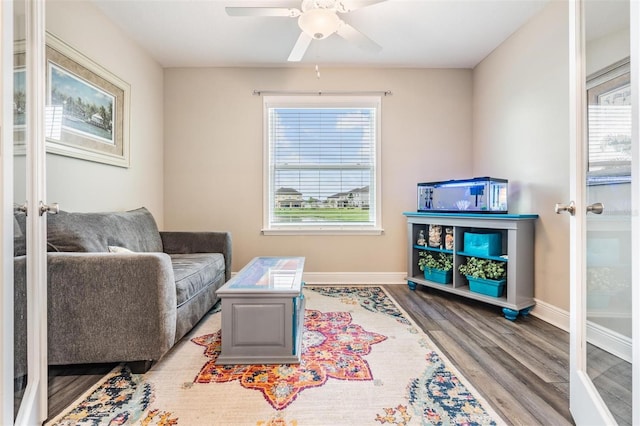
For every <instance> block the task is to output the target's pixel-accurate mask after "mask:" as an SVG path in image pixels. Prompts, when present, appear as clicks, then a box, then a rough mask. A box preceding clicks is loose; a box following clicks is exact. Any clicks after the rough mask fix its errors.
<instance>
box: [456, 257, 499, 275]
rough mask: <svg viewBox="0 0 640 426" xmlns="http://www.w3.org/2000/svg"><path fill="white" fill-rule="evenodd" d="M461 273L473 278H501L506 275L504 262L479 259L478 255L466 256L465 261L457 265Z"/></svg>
mask: <svg viewBox="0 0 640 426" xmlns="http://www.w3.org/2000/svg"><path fill="white" fill-rule="evenodd" d="M458 271H460V273H461V274H462V275H466V276H467V277H473V278H484V279H490V280H501V279H503V278H505V277H506V275H507V269H506V263H505V262H499V261H497V260H491V259H481V258H479V257H469V258H467V263H464V264H462V265H460V266H459V267H458Z"/></svg>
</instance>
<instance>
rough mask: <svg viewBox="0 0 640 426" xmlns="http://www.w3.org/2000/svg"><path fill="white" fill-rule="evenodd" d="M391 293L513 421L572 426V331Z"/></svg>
mask: <svg viewBox="0 0 640 426" xmlns="http://www.w3.org/2000/svg"><path fill="white" fill-rule="evenodd" d="M385 288H386V289H387V290H388V291H389V293H390V294H391V296H392V297H393V298H394V299H395V300H396V301H397V302H398V303H399V304H400V305H401V306H402V307H403V308H404V309H405V310H406V311H407V313H409V315H411V316H412V317H413V319H414V321H416V323H417V324H418V325H419V326H420V327H421V328H422V329H423V330H424V332H425V333H426V334H427V335H428V336H429V337H430V338H431V339H432V340H433V342H434V343H435V344H436V345H437V346H438V347H439V348H440V350H441V351H442V352H443V353H444V355H445V356H446V357H447V358H449V360H450V361H451V362H452V363H454V365H455V366H456V368H457V369H458V370H459V371H460V373H461V374H462V375H463V376H464V377H465V378H467V379H468V380H469V381H470V382H471V384H472V385H473V386H474V387H475V388H476V389H477V390H478V391H479V392H480V393H481V394H482V396H483V397H484V398H485V399H486V400H487V401H488V402H489V403H490V404H491V406H492V407H493V408H494V409H495V410H496V412H497V413H498V414H499V415H500V416H501V417H502V418H503V419H504V420H505V421H506V422H507V423H509V424H515V425H569V424H573V422H572V419H571V414H570V413H569V335H568V334H567V333H566V332H564V331H562V330H560V329H558V328H556V327H554V326H551V325H549V324H547V323H546V322H544V321H541V320H539V319H537V318H535V317H532V316H528V317H526V318H520V317H519V318H518V319H517V320H516V321H514V322H512V321H509V320H506V319H505V318H504V317H503V316H502V313H501V309H500V308H498V307H495V306H491V305H487V304H485V303H481V302H476V301H473V300H468V299H465V298H462V297H459V296H454V295H451V294H445V293H443V292H439V291H437V290H433V289H429V288H426V287H422V286H418V288H417V289H416V290H415V291H411V290H409V288H408V287H407V286H404V285H398V286H385Z"/></svg>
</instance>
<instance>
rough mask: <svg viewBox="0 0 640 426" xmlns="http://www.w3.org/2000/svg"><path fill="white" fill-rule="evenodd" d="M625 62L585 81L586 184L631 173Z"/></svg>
mask: <svg viewBox="0 0 640 426" xmlns="http://www.w3.org/2000/svg"><path fill="white" fill-rule="evenodd" d="M628 70H629V62H628V61H626V63H623V64H621V65H617V66H614V67H612V68H611V69H609V70H606V72H605V71H603V72H601V73H599V74H598V75H597V76H596V77H594V78H591V79H590V80H589V81H588V83H587V85H588V87H589V88H588V90H587V99H588V115H587V122H588V129H587V132H588V138H589V168H588V179H589V180H588V183H589V184H590V185H598V184H608V183H618V182H628V181H629V178H630V175H631V167H630V165H631V85H630V74H629V71H628Z"/></svg>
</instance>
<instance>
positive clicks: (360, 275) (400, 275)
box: [231, 272, 407, 285]
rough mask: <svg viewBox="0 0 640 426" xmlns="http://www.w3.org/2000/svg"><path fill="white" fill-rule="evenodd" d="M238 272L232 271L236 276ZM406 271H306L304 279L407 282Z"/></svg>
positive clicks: (347, 281) (321, 282)
mask: <svg viewBox="0 0 640 426" xmlns="http://www.w3.org/2000/svg"><path fill="white" fill-rule="evenodd" d="M236 274H237V272H232V273H231V276H232V277H234V276H235V275H236ZM406 276H407V273H406V272H305V273H304V274H303V275H302V280H303V281H304V282H305V283H307V284H336V285H337V284H342V285H347V284H358V285H364V284H374V285H381V284H405V285H406V284H407V280H406V279H405V278H406Z"/></svg>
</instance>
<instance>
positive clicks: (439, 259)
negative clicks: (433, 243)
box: [418, 251, 453, 284]
mask: <svg viewBox="0 0 640 426" xmlns="http://www.w3.org/2000/svg"><path fill="white" fill-rule="evenodd" d="M418 255H419V257H420V258H419V259H418V267H419V268H420V270H421V271H424V279H425V280H429V281H433V282H437V283H439V284H450V283H451V282H452V281H453V255H452V254H448V253H438V254H437V256H436V255H434V254H433V253H432V252H428V251H421V252H419V253H418Z"/></svg>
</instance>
